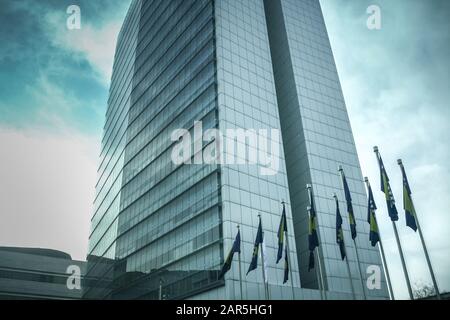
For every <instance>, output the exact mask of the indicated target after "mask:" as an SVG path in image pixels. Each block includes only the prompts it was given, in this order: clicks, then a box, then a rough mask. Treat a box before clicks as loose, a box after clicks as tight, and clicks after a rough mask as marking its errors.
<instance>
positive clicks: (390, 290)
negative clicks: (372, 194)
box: [364, 177, 395, 300]
mask: <svg viewBox="0 0 450 320" xmlns="http://www.w3.org/2000/svg"><path fill="white" fill-rule="evenodd" d="M364 181H365V182H366V186H367V190H369V186H370V183H369V178H367V177H364ZM374 219H375V222H376V221H377V217H376V216H375V215H374ZM377 225H378V222H377ZM378 238H379V239H378V246H379V248H380V251H381V260H382V261H381V262H382V263H383V269H384V274H385V276H386V282H387V284H388V290H389V296H390V297H391V300H395V298H394V291H393V290H392V284H391V277H390V276H389V271H388V267H387V262H386V256H385V255H384V249H383V243H382V241H381V234H380V230H379V229H378Z"/></svg>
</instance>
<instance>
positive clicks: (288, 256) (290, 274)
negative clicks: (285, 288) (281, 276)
mask: <svg viewBox="0 0 450 320" xmlns="http://www.w3.org/2000/svg"><path fill="white" fill-rule="evenodd" d="M281 204H286V202H284V200H282V201H281ZM285 223H286V224H287V215H286V220H285ZM286 230H287V226H286ZM285 237H286V253H285V254H286V255H287V261H288V267H289V276H290V277H291V287H292V300H295V290H294V278H293V277H292V264H291V252H290V251H289V236H288V233H287V231H286V232H285Z"/></svg>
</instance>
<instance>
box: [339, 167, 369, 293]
mask: <svg viewBox="0 0 450 320" xmlns="http://www.w3.org/2000/svg"><path fill="white" fill-rule="evenodd" d="M338 171H339V174H340V175H341V183H342V188H344V169H342V166H341V165H340V166H339V168H338ZM347 214H349V213H348V212H347ZM353 214H354V213H353ZM354 218H355V224H356V217H355V216H354ZM352 238H353V237H352ZM353 244H354V245H355V252H356V262H357V264H358V271H359V281H360V282H361V289H362V292H363V297H364V300H367V296H366V290H365V286H364V282H363V277H362V272H361V263H360V260H359V253H358V246H357V245H356V238H355V239H353Z"/></svg>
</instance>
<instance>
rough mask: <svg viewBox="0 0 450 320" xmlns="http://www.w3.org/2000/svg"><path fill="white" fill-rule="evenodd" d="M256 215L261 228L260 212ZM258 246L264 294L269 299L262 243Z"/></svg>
mask: <svg viewBox="0 0 450 320" xmlns="http://www.w3.org/2000/svg"><path fill="white" fill-rule="evenodd" d="M258 217H259V221H260V223H261V229H263V226H262V219H261V213H258ZM262 239H263V240H262V242H264V231H262ZM260 246H261V247H260V248H261V264H262V268H261V269H262V276H263V282H264V295H265V297H266V300H269V288H268V287H267V282H266V265H265V263H264V252H263V250H264V249H263V245H262V243H261V244H260Z"/></svg>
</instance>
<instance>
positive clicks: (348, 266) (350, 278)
mask: <svg viewBox="0 0 450 320" xmlns="http://www.w3.org/2000/svg"><path fill="white" fill-rule="evenodd" d="M344 243H345V241H344ZM344 248H345V244H344ZM345 251H346V253H345V264H346V265H347V272H348V279H349V281H350V287H351V289H352V295H353V300H356V294H355V288H354V287H353V280H352V274H351V272H350V265H349V263H348V255H347V248H345Z"/></svg>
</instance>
